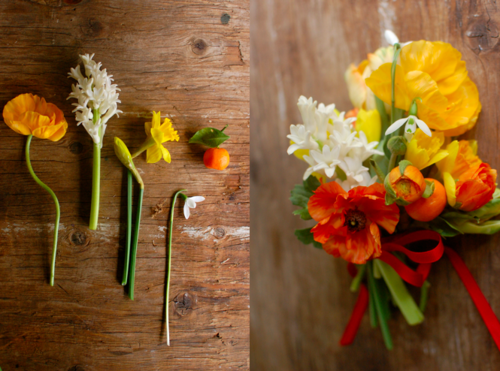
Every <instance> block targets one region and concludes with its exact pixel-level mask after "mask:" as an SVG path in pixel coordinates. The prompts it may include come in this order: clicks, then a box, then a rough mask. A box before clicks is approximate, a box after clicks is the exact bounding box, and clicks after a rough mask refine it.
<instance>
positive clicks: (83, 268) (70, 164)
mask: <svg viewBox="0 0 500 371" xmlns="http://www.w3.org/2000/svg"><path fill="white" fill-rule="evenodd" d="M0 14H1V16H0V39H1V40H2V44H1V45H0V66H2V68H1V69H0V106H1V107H3V106H4V105H5V103H7V101H8V100H10V99H12V98H13V97H15V96H16V95H18V94H21V93H25V92H32V93H34V94H38V95H40V96H43V97H45V98H46V99H47V100H48V101H49V102H52V103H55V104H56V105H57V106H58V107H60V108H61V109H62V110H63V111H64V114H65V116H66V119H67V120H68V123H69V129H68V133H67V134H66V136H65V137H64V138H63V139H62V140H61V141H59V142H56V143H53V142H49V141H42V140H39V139H36V138H35V139H34V141H33V143H32V161H33V167H34V169H35V171H36V172H37V174H38V175H39V177H40V178H41V179H42V180H43V181H44V182H46V183H47V184H48V185H49V186H50V187H51V188H52V189H53V190H54V191H55V192H56V194H57V195H58V197H59V200H60V203H61V213H62V218H61V228H60V244H59V249H58V257H57V269H56V285H55V286H54V287H50V286H49V285H48V274H49V272H48V266H49V259H50V253H51V244H52V231H53V225H54V217H55V212H54V206H53V203H52V200H51V198H50V196H49V195H48V194H46V193H45V192H44V191H43V190H42V189H41V188H39V187H38V185H37V184H36V183H35V182H34V181H33V180H32V179H31V177H30V175H29V173H28V171H27V169H26V166H25V164H24V152H23V151H24V141H25V138H24V137H22V136H20V135H18V134H16V133H14V132H13V131H11V130H10V129H9V128H8V127H7V126H6V125H4V124H2V125H0V205H1V207H0V241H1V244H0V256H1V259H0V271H1V272H2V275H1V277H0V287H1V288H2V290H1V291H2V293H1V294H0V317H1V318H2V320H1V321H0V367H1V368H2V369H3V370H6V371H7V370H14V369H16V370H17V369H19V370H72V371H76V370H79V371H82V370H85V371H89V370H105V369H109V370H138V369H141V370H166V369H179V370H188V369H189V370H191V369H193V370H194V369H203V370H215V369H227V370H232V369H248V368H249V355H248V349H249V321H248V319H249V294H250V290H249V283H250V282H249V268H250V267H249V180H250V179H249V63H250V62H249V57H250V54H249V51H250V49H249V2H248V1H247V0H237V1H231V2H228V1H203V0H190V1H187V0H186V1H167V0H161V1H158V0H156V1H152V0H149V1H145V0H142V1H111V0H100V1H90V0H83V1H81V0H64V1H61V0H36V1H34V0H33V1H14V2H13V1H0ZM83 53H95V54H96V56H95V59H96V60H97V61H101V62H102V63H103V66H104V67H105V68H106V69H107V70H108V72H109V73H110V74H112V75H114V78H115V82H116V83H117V84H118V86H119V88H120V89H121V93H120V99H121V102H122V103H121V104H120V105H119V108H120V109H121V110H122V111H123V114H120V117H119V118H117V117H114V118H112V119H111V120H110V122H109V126H108V129H107V132H106V137H105V141H104V148H103V150H102V173H101V176H102V179H101V182H102V189H101V213H100V224H99V228H98V230H97V231H90V230H89V229H88V227H87V225H88V224H87V223H88V218H89V213H90V191H91V168H92V142H91V139H90V137H89V136H88V135H87V133H86V132H85V130H84V129H83V127H77V126H76V124H75V119H74V114H72V113H71V110H72V106H71V102H70V101H67V100H66V98H67V96H68V94H69V92H70V91H71V84H72V81H71V80H70V79H68V78H67V74H68V72H69V69H70V67H74V66H75V65H76V64H77V63H78V55H79V54H83ZM152 110H156V111H161V112H162V116H164V117H167V116H168V117H171V118H172V121H173V123H174V127H175V128H176V129H178V131H179V135H180V141H179V142H175V143H166V146H167V147H168V149H169V150H170V152H171V155H172V159H173V160H172V163H171V164H167V163H165V162H159V163H157V164H146V161H145V158H144V157H141V158H140V159H138V160H137V161H136V165H137V167H138V168H139V169H140V172H141V173H142V176H143V179H144V181H145V183H146V190H145V197H144V204H143V209H142V224H141V231H140V236H139V248H138V251H139V253H138V259H137V277H136V289H135V290H136V300H135V301H131V300H129V299H128V298H127V296H126V293H125V291H124V289H123V287H122V286H121V284H120V280H121V273H122V265H123V247H124V243H125V225H126V215H125V214H126V200H125V196H126V188H125V186H126V179H125V177H124V171H123V166H122V165H121V164H120V163H119V161H118V160H117V158H116V156H115V155H114V151H113V140H112V138H113V137H114V136H118V137H120V138H121V139H123V140H124V141H125V142H126V143H127V144H128V146H129V147H130V148H137V147H138V146H139V145H140V144H141V143H142V141H143V140H144V139H145V134H144V122H146V121H148V118H150V117H151V111H152ZM226 124H228V125H229V127H228V128H227V130H226V132H227V133H228V134H229V135H230V136H231V139H230V140H229V141H228V142H227V145H225V147H226V148H227V149H228V151H229V153H230V155H231V163H230V165H229V167H228V169H226V170H225V171H222V172H218V171H214V170H209V169H206V168H205V167H204V165H203V162H202V157H203V151H204V148H202V147H201V146H197V145H188V143H187V141H188V139H189V138H190V136H191V135H192V134H194V132H195V131H196V130H199V129H200V128H202V127H206V126H214V127H218V128H219V127H220V128H222V127H224V125H226ZM184 187H185V188H187V189H188V193H189V194H190V195H203V196H205V197H206V201H205V202H202V203H200V204H199V205H198V207H197V208H196V209H195V210H193V212H192V216H191V218H190V219H189V220H185V219H184V217H183V216H182V208H181V206H182V202H178V204H177V206H176V209H177V210H176V212H175V218H176V220H175V227H174V247H173V266H172V286H171V297H170V299H171V301H170V303H169V304H170V305H169V310H170V315H171V324H170V326H171V329H170V330H171V342H172V346H171V347H167V346H166V343H165V334H164V333H163V331H162V328H163V323H162V313H163V309H164V303H163V301H164V291H165V286H164V284H165V272H166V233H167V219H168V218H167V212H168V210H169V206H170V202H171V197H172V196H173V193H174V192H175V191H176V190H178V189H180V188H184ZM158 204H160V205H162V204H163V205H164V208H163V210H162V211H161V212H159V213H157V215H155V217H154V218H153V215H154V209H155V207H156V206H157V205H158Z"/></svg>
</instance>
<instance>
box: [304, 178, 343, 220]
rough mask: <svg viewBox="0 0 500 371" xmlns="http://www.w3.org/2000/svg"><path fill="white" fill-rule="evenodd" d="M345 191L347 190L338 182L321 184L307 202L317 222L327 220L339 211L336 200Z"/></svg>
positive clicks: (310, 212)
mask: <svg viewBox="0 0 500 371" xmlns="http://www.w3.org/2000/svg"><path fill="white" fill-rule="evenodd" d="M345 193H346V191H344V189H343V188H342V187H341V186H340V185H339V184H338V183H337V182H329V183H325V184H322V185H320V186H319V187H318V189H316V191H315V192H314V195H313V196H311V198H309V202H308V203H307V209H308V210H309V214H310V215H311V217H312V218H313V219H314V220H316V221H317V222H322V221H325V219H328V218H330V215H331V214H332V213H334V212H336V211H338V210H336V207H335V201H336V200H337V196H338V195H341V194H345Z"/></svg>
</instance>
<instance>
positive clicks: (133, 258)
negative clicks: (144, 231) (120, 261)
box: [128, 186, 144, 300]
mask: <svg viewBox="0 0 500 371" xmlns="http://www.w3.org/2000/svg"><path fill="white" fill-rule="evenodd" d="M143 197H144V187H143V186H141V189H140V193H139V203H138V204H137V214H136V217H135V228H134V238H133V240H132V254H131V255H132V256H131V259H130V272H129V276H130V279H129V291H128V295H129V297H130V299H132V300H134V284H135V263H136V260H137V244H138V242H139V228H140V225H141V210H142V199H143Z"/></svg>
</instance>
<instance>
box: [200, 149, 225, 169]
mask: <svg viewBox="0 0 500 371" xmlns="http://www.w3.org/2000/svg"><path fill="white" fill-rule="evenodd" d="M203 163H204V164H205V166H206V167H208V168H209V169H215V170H224V169H225V168H226V167H227V165H229V153H228V152H227V151H226V150H225V149H224V148H209V149H207V151H206V152H205V154H204V155H203Z"/></svg>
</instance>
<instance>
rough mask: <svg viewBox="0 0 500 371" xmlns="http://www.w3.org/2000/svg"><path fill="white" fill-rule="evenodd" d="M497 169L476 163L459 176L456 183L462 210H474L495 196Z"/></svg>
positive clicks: (457, 196)
mask: <svg viewBox="0 0 500 371" xmlns="http://www.w3.org/2000/svg"><path fill="white" fill-rule="evenodd" d="M496 180H497V171H496V170H494V169H492V168H491V167H490V165H488V164H486V163H484V162H483V163H481V164H479V165H476V166H474V167H472V168H470V169H469V170H467V171H466V172H464V173H463V174H462V175H460V177H459V178H458V182H457V185H456V202H457V206H458V205H460V210H464V211H473V210H477V209H479V208H480V207H481V206H483V205H485V204H487V203H488V202H489V201H490V200H491V198H492V197H493V193H494V192H495V188H496Z"/></svg>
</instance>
